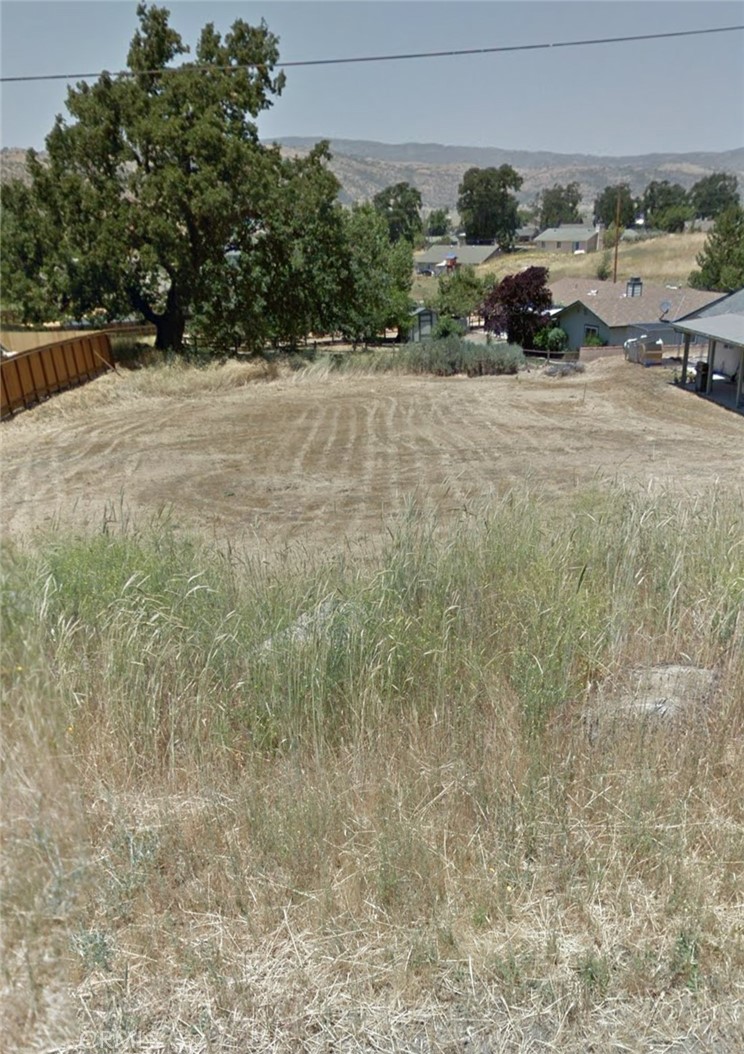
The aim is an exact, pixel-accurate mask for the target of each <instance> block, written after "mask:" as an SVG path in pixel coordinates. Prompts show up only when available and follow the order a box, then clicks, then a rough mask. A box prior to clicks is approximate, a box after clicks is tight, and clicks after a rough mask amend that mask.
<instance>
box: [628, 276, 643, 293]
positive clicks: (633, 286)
mask: <svg viewBox="0 0 744 1054" xmlns="http://www.w3.org/2000/svg"><path fill="white" fill-rule="evenodd" d="M625 295H626V296H643V282H642V280H641V279H640V278H629V279H628V281H627V283H626V285H625Z"/></svg>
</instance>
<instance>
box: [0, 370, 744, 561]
mask: <svg viewBox="0 0 744 1054" xmlns="http://www.w3.org/2000/svg"><path fill="white" fill-rule="evenodd" d="M670 380H671V373H670V371H669V370H666V369H644V368H642V367H639V366H635V365H631V364H629V363H626V362H625V361H624V360H622V359H615V360H611V361H607V360H605V361H597V362H594V363H590V364H589V365H588V366H587V369H586V372H585V373H584V374H577V375H575V376H572V377H567V378H550V377H546V376H545V375H544V374H542V373H541V372H540V371H538V370H533V371H531V372H528V373H521V374H519V375H517V376H510V377H488V378H480V379H475V380H467V379H459V378H458V379H435V378H425V379H421V378H412V377H403V378H401V377H396V376H392V375H380V376H374V377H344V376H340V375H335V374H331V375H330V376H329V377H320V378H316V379H312V378H305V379H301V377H300V375H294V376H289V377H286V378H283V379H278V380H275V381H272V382H265V383H257V384H251V385H248V386H245V387H240V388H234V389H229V390H227V391H220V392H214V391H210V392H206V393H202V394H199V395H194V394H192V395H191V396H189V397H185V396H183V395H177V394H176V395H162V396H160V395H156V396H144V397H141V398H136V399H135V398H116V399H112V400H110V401H109V400H107V399H103V398H101V396H102V394H103V393H104V391H105V389H104V386H109V388H111V387H112V386H115V385H122V384H127V383H128V381H127V378H126V376H118V377H116V376H113V375H109V376H107V377H103V378H100V379H99V380H97V381H94V382H92V384H90V385H88V386H87V388H86V389H84V390H83V389H79V390H77V391H75V392H68V393H65V394H62V395H60V396H57V397H56V398H55V399H54V400H50V401H49V402H48V403H47V404H45V405H44V406H42V407H39V408H36V409H34V410H31V411H28V412H26V413H23V414H20V415H19V416H18V417H16V418H15V419H13V420H11V421H8V422H6V423H4V424H3V425H2V429H1V433H0V435H1V439H2V476H1V482H2V492H1V494H2V502H1V519H0V522H1V523H2V529H3V531H4V533H6V536H7V535H9V534H10V535H14V536H17V535H20V534H23V533H26V532H28V531H29V530H31V529H33V528H35V527H39V526H49V525H51V524H53V523H55V522H60V523H68V522H69V523H76V524H85V525H87V526H90V527H100V525H101V524H102V523H103V521H104V519H106V518H107V517H108V518H114V519H118V518H120V516H121V514H122V510H123V511H124V513H125V514H128V515H129V516H130V517H131V518H132V519H133V520H134V521H135V522H136V523H142V522H144V521H145V520H146V519H149V518H150V517H151V516H152V515H153V514H156V513H163V512H165V513H167V514H168V515H169V516H170V517H171V519H172V520H173V521H174V522H175V523H176V524H178V525H179V526H182V527H184V528H197V529H199V530H202V531H205V532H206V533H207V534H208V535H213V536H215V537H218V538H221V539H224V538H230V539H231V540H232V541H233V542H235V543H239V544H241V545H243V546H246V547H248V549H249V550H251V551H254V552H257V553H260V552H267V551H268V550H269V549H271V550H273V551H274V552H275V553H276V552H278V551H285V550H286V547H288V546H289V547H292V546H293V545H294V544H295V543H299V544H300V545H301V546H302V547H307V548H308V549H316V548H322V549H326V548H329V547H330V548H335V547H336V546H338V545H341V544H349V543H351V544H359V543H365V544H366V543H368V542H370V541H371V540H374V538H376V537H379V536H380V533H381V532H382V531H383V530H384V528H385V525H386V524H387V523H389V522H390V520H391V518H394V517H395V516H396V515H398V514H399V513H400V512H401V510H402V509H403V508H404V506H405V505H406V503H407V502H408V501H409V500H410V498H411V497H416V498H417V499H419V500H420V501H422V502H426V503H431V504H433V505H434V506H435V507H436V508H437V510H438V511H439V513H440V514H441V515H442V516H446V514H447V513H448V512H450V511H453V510H456V509H459V508H462V507H463V505H465V504H467V503H470V502H477V500H478V499H479V498H481V497H486V496H488V495H489V494H493V493H494V492H497V493H499V492H503V491H504V490H505V489H506V488H508V487H509V486H511V485H513V484H514V483H515V482H525V481H526V482H527V483H529V484H530V485H532V486H533V487H536V488H538V489H540V490H543V491H547V492H548V493H550V494H555V495H556V496H559V495H565V494H567V493H569V492H570V491H572V490H574V489H576V488H580V487H582V486H584V485H595V486H605V485H608V484H609V483H611V482H612V481H620V482H623V483H627V484H630V485H637V486H639V487H642V488H649V487H651V488H664V489H666V488H669V487H672V488H679V489H680V490H681V491H683V492H686V493H692V494H694V493H698V492H700V491H702V490H704V489H706V488H707V487H708V486H709V485H711V484H713V483H715V482H717V481H721V482H722V483H729V484H734V485H739V484H741V483H742V480H744V417H742V416H741V415H737V414H734V413H731V412H728V411H726V410H725V409H722V408H720V407H718V406H715V405H712V404H711V403H708V402H706V401H705V400H703V399H699V398H697V397H695V396H694V395H693V394H692V393H689V392H682V391H679V390H678V389H676V388H675V387H673V386H672V385H671V384H670ZM117 394H118V393H117Z"/></svg>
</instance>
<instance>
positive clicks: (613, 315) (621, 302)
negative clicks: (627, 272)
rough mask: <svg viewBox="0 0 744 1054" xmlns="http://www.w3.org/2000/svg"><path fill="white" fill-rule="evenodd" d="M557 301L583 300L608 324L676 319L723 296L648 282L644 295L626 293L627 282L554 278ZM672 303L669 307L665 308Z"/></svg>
mask: <svg viewBox="0 0 744 1054" xmlns="http://www.w3.org/2000/svg"><path fill="white" fill-rule="evenodd" d="M550 291H551V293H552V294H553V303H554V304H558V305H562V306H563V307H569V306H570V305H571V304H575V303H576V302H577V301H581V303H582V304H584V305H585V306H586V307H588V308H589V309H590V310H591V311H593V312H594V314H595V315H597V317H598V318H601V319H602V321H603V322H604V323H605V325H607V326H631V325H634V324H636V323H641V324H644V323H649V322H659V321H664V322H672V321H674V320H676V319H679V318H683V317H684V316H686V315H688V314H690V312H693V311H699V310H700V309H701V308H703V307H705V306H706V305H707V304H710V303H712V302H713V301H715V300H718V299H719V298H720V293H709V292H706V291H705V290H702V289H687V288H684V287H681V286H680V287H678V288H676V289H670V288H669V286H666V285H661V284H658V283H655V282H644V283H643V292H642V295H641V296H626V295H625V282H617V283H615V282H600V281H599V280H598V279H596V278H560V279H558V281H556V282H551V284H550ZM664 303H668V304H669V305H670V306H669V310H668V311H666V312H664V311H662V306H661V305H662V304H664Z"/></svg>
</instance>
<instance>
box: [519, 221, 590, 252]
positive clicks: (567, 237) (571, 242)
mask: <svg viewBox="0 0 744 1054" xmlns="http://www.w3.org/2000/svg"><path fill="white" fill-rule="evenodd" d="M532 244H533V245H534V246H535V247H536V248H537V249H545V251H546V252H551V253H577V252H584V253H595V252H596V251H597V249H598V248H599V231H598V230H597V228H596V227H583V226H581V225H580V224H575V223H562V224H561V225H560V227H547V228H546V229H545V230H544V231H541V232H540V233H539V234H537V235H535V238H534V239H533V242H532Z"/></svg>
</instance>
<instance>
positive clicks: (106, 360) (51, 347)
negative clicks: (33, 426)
mask: <svg viewBox="0 0 744 1054" xmlns="http://www.w3.org/2000/svg"><path fill="white" fill-rule="evenodd" d="M113 368H114V363H113V358H112V356H111V341H110V339H109V337H108V334H106V333H89V334H86V335H85V336H83V337H81V336H76V337H73V338H72V339H70V340H62V341H60V340H57V341H55V342H54V343H52V344H46V345H44V346H43V347H41V348H33V349H31V350H30V351H21V352H18V354H17V355H10V356H8V357H7V358H3V359H2V361H1V362H0V416H2V417H9V416H10V415H11V414H12V413H13V412H14V411H15V410H20V409H22V408H25V407H28V406H33V405H34V404H35V403H38V402H39V401H40V400H41V399H45V398H46V397H47V396H49V395H53V394H54V393H55V392H61V391H64V389H65V388H72V387H74V386H75V385H78V384H85V383H86V381H91V380H93V378H94V377H98V376H99V374H101V373H105V371H106V370H110V369H113Z"/></svg>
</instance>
